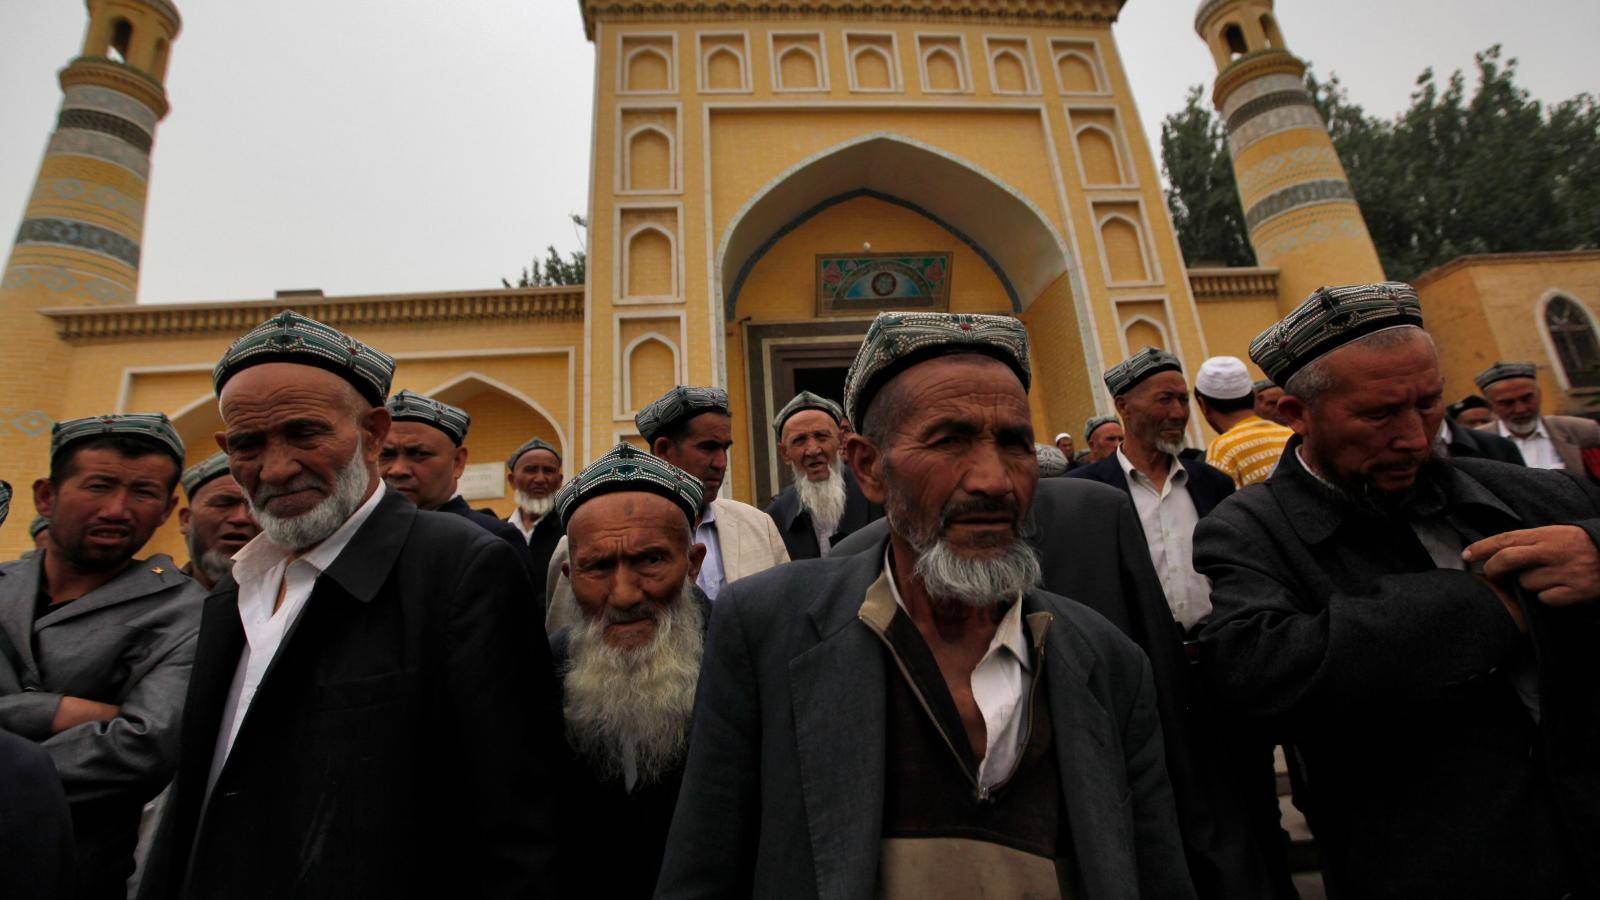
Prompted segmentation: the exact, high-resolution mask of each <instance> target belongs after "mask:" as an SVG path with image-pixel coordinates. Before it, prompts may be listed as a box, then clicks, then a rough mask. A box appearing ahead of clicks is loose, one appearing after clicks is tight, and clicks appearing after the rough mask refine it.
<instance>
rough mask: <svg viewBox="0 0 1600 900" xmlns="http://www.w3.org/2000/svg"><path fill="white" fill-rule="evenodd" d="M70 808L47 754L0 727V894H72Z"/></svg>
mask: <svg viewBox="0 0 1600 900" xmlns="http://www.w3.org/2000/svg"><path fill="white" fill-rule="evenodd" d="M75 857H76V853H75V852H74V851H73V846H72V814H71V813H70V812H68V810H67V795H66V792H65V791H63V790H62V788H61V779H60V777H58V776H57V775H56V767H55V764H54V763H52V762H51V761H50V754H49V753H48V752H47V751H46V750H45V749H44V748H43V747H41V746H39V745H38V744H35V743H34V742H33V741H30V740H27V739H26V738H20V737H17V736H16V735H14V734H12V733H11V732H9V731H0V897H6V898H8V900H68V898H70V897H72V896H73V882H74V874H73V873H74V868H75V866H74V861H75Z"/></svg>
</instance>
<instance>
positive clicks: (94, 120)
mask: <svg viewBox="0 0 1600 900" xmlns="http://www.w3.org/2000/svg"><path fill="white" fill-rule="evenodd" d="M56 127H57V128H81V129H83V130H84V131H98V132H100V133H101V134H109V135H111V136H112V137H114V138H121V139H122V140H124V141H127V142H128V143H130V144H132V145H133V146H135V147H137V148H138V149H139V150H141V151H142V152H145V153H149V152H150V145H151V144H152V143H154V140H155V138H154V137H153V136H152V135H151V134H150V132H148V131H146V130H145V129H143V128H140V127H139V126H138V125H137V124H135V123H133V122H130V121H129V120H127V119H124V118H123V117H121V116H118V115H114V114H112V113H108V112H101V111H100V110H97V109H63V110H62V111H61V114H60V115H59V116H57V117H56Z"/></svg>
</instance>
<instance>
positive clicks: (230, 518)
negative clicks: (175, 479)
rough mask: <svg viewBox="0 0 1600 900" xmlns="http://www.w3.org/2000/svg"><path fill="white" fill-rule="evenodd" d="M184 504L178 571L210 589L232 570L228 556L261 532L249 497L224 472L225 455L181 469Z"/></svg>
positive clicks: (179, 511)
mask: <svg viewBox="0 0 1600 900" xmlns="http://www.w3.org/2000/svg"><path fill="white" fill-rule="evenodd" d="M179 483H180V484H182V485H183V493H184V495H185V496H187V497H188V498H189V505H188V506H186V507H184V508H183V509H180V510H178V527H179V528H180V529H182V531H183V543H184V546H185V547H187V548H188V549H189V562H188V563H186V564H185V565H184V567H183V574H185V575H187V576H189V577H190V578H193V579H194V580H195V581H198V582H200V586H201V587H203V588H205V589H206V590H208V591H209V590H211V589H212V588H214V587H216V586H217V582H219V581H221V580H222V578H223V576H225V575H227V574H228V572H229V571H230V570H231V569H232V568H233V555H234V554H235V553H238V552H239V551H240V550H241V549H243V548H244V545H245V544H248V543H249V542H250V540H251V538H254V537H255V536H256V535H258V534H260V533H261V526H259V525H257V524H256V520H255V519H253V518H251V517H250V499H249V498H248V497H246V496H245V495H244V491H243V490H241V489H240V488H239V483H238V482H236V481H234V480H233V475H232V473H230V472H229V471H228V454H226V453H214V454H212V455H211V456H209V457H206V458H205V459H203V460H201V461H200V462H198V463H195V464H194V465H193V466H190V467H189V468H188V469H185V470H184V473H183V477H182V478H180V479H179Z"/></svg>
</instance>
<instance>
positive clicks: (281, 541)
mask: <svg viewBox="0 0 1600 900" xmlns="http://www.w3.org/2000/svg"><path fill="white" fill-rule="evenodd" d="M364 444H365V442H364V441H363V440H362V439H359V438H358V439H357V440H356V449H355V452H354V453H351V454H350V459H348V460H346V461H345V464H344V465H343V466H340V467H339V471H338V473H337V474H336V475H335V476H334V480H333V490H332V491H331V492H330V493H329V494H328V496H327V497H324V498H323V500H322V502H321V503H318V504H317V505H316V506H313V507H311V508H310V509H308V510H306V511H305V512H303V513H301V514H300V515H298V516H290V517H282V516H275V515H273V514H272V513H270V512H267V511H266V509H265V508H264V507H265V506H266V504H267V501H269V500H271V499H272V498H273V497H276V496H278V495H279V494H287V493H292V492H293V491H296V490H299V489H301V488H303V487H305V486H306V485H308V484H311V485H315V484H317V481H316V479H315V478H313V477H312V476H311V475H310V474H302V475H301V476H300V477H298V478H296V479H295V480H294V481H292V482H290V483H289V484H288V485H285V486H284V487H282V488H268V487H267V486H265V485H262V486H261V487H259V488H257V490H256V494H257V495H259V496H252V497H248V498H247V499H248V500H249V503H250V513H251V515H253V516H255V517H256V522H258V523H260V525H261V531H262V533H264V534H266V536H267V539H268V540H270V541H272V542H273V543H274V544H277V545H278V546H279V547H283V548H284V549H286V550H304V549H306V548H307V547H314V546H316V545H317V544H320V543H322V542H323V541H325V540H327V539H328V536H329V535H331V534H333V533H334V532H335V531H338V530H339V526H340V525H343V524H344V523H345V521H346V520H348V519H349V518H350V514H351V513H353V512H355V511H356V509H357V508H359V507H360V506H361V500H362V498H363V497H364V496H365V495H366V493H367V488H368V487H369V486H370V485H371V483H372V481H371V473H369V472H368V471H367V461H366V459H365V458H364V450H365V446H364Z"/></svg>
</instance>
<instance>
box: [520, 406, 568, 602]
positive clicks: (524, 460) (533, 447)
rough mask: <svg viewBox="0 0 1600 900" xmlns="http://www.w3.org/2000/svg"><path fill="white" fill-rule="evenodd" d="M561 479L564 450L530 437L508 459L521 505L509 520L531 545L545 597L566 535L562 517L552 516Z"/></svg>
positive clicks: (535, 577)
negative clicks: (555, 556)
mask: <svg viewBox="0 0 1600 900" xmlns="http://www.w3.org/2000/svg"><path fill="white" fill-rule="evenodd" d="M561 478H562V475H561V451H560V450H557V449H556V448H555V447H554V446H553V445H551V444H550V443H548V442H546V441H543V440H541V439H539V438H529V439H528V440H527V442H525V443H524V444H523V445H522V446H520V447H518V448H517V449H515V450H513V451H511V456H509V457H508V458H507V459H506V481H507V483H509V484H510V485H511V491H512V496H513V497H514V498H515V499H516V503H517V508H516V509H514V510H512V511H511V515H510V516H509V517H508V518H507V519H506V521H508V522H510V523H511V524H512V525H514V526H516V529H517V530H518V531H520V532H521V533H522V539H523V540H524V541H526V542H527V544H528V557H529V563H530V564H531V565H532V567H533V580H534V582H535V583H534V587H536V588H538V589H539V592H540V593H541V594H543V593H544V587H545V583H544V578H545V575H546V573H548V572H549V570H550V557H551V555H552V554H554V553H555V552H556V545H557V544H559V543H561V538H562V536H563V535H565V534H566V532H565V531H563V530H562V528H561V517H560V516H557V515H551V510H553V509H554V508H555V500H556V492H557V491H559V490H561Z"/></svg>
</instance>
